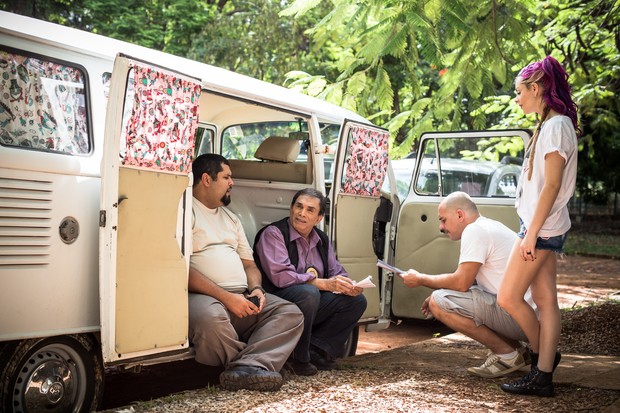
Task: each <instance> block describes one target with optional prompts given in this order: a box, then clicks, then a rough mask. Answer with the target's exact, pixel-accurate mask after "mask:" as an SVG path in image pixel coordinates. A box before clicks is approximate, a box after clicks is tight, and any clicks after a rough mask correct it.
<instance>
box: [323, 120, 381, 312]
mask: <svg viewBox="0 0 620 413" xmlns="http://www.w3.org/2000/svg"><path fill="white" fill-rule="evenodd" d="M388 138H389V132H388V131H387V130H385V129H381V128H378V127H376V126H371V125H366V124H362V123H358V122H353V121H350V120H346V121H345V122H344V125H343V127H342V130H341V132H340V138H339V140H338V152H337V154H336V169H335V172H334V181H333V187H332V191H331V193H332V194H333V198H334V199H333V200H332V203H331V206H330V208H331V217H332V223H331V225H330V232H331V234H329V235H330V239H331V240H332V242H333V243H334V248H335V249H336V251H337V255H338V261H340V263H341V264H342V265H343V266H344V268H345V269H346V270H347V272H348V273H349V275H350V276H351V278H352V279H354V280H356V281H360V280H362V279H364V278H366V277H367V276H369V275H372V280H373V282H374V284H375V285H376V286H377V287H376V288H369V289H366V290H364V295H365V296H366V299H367V301H368V307H367V308H366V312H364V314H363V315H362V318H361V320H360V321H361V322H363V321H364V320H376V319H377V318H378V317H379V316H380V314H381V311H380V292H381V285H380V283H379V277H378V269H377V255H376V254H375V251H374V248H373V222H374V220H375V216H376V214H377V211H378V210H379V209H380V208H381V205H382V203H381V187H382V185H383V181H384V179H385V176H386V173H387V168H388Z"/></svg>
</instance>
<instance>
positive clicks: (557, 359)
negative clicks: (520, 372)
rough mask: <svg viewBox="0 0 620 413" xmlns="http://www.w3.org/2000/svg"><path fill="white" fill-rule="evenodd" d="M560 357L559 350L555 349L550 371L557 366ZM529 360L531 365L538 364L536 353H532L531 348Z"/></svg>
mask: <svg viewBox="0 0 620 413" xmlns="http://www.w3.org/2000/svg"><path fill="white" fill-rule="evenodd" d="M561 359H562V354H561V353H560V352H559V351H556V352H555V357H554V358H553V370H552V372H554V371H555V368H556V367H557V366H558V364H560V360H561ZM530 360H531V362H532V366H538V353H534V352H533V351H532V350H530Z"/></svg>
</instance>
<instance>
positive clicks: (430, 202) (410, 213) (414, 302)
mask: <svg viewBox="0 0 620 413" xmlns="http://www.w3.org/2000/svg"><path fill="white" fill-rule="evenodd" d="M529 137H530V133H529V131H525V130H504V131H499V130H498V131H475V132H447V133H444V132H441V133H427V134H424V135H422V137H421V139H420V146H419V149H418V151H417V157H416V160H415V166H414V167H413V170H412V171H411V173H412V174H413V179H412V180H411V184H410V188H409V191H408V195H407V198H406V199H405V200H404V201H403V203H402V204H401V207H400V210H399V211H398V220H397V222H396V223H395V225H396V235H395V236H394V240H393V243H394V244H393V246H392V247H393V249H394V262H393V263H394V265H395V266H396V267H397V268H400V269H403V270H407V269H409V268H413V269H416V270H418V271H420V272H423V273H427V274H442V273H448V272H453V271H454V270H455V269H456V267H457V265H458V256H459V247H460V241H457V242H455V241H451V240H450V239H449V238H448V237H447V236H445V235H443V234H442V233H440V232H439V221H438V219H437V207H438V206H439V203H440V202H441V201H442V200H443V198H444V197H445V196H446V195H448V194H450V193H452V192H454V191H463V192H467V193H468V194H469V195H470V196H471V197H472V199H473V200H474V202H475V203H476V204H477V206H478V209H479V211H480V213H481V214H482V215H483V216H486V217H488V218H492V219H496V220H498V221H501V222H503V223H504V224H506V225H507V226H508V227H509V228H511V229H513V230H515V231H516V230H518V228H519V219H518V216H517V214H516V210H515V207H514V203H515V195H516V188H517V183H518V179H519V171H520V162H521V161H522V158H523V148H524V145H525V144H526V143H527V141H528V140H529ZM396 162H398V161H396ZM430 293H431V290H430V289H429V288H426V287H418V288H408V287H406V286H405V285H404V283H403V281H402V279H401V278H400V277H395V279H394V283H393V290H392V303H391V310H392V315H393V316H394V317H396V318H424V315H423V314H422V312H421V311H420V308H421V306H422V303H423V302H424V300H425V299H426V298H427V297H428V296H429V295H430Z"/></svg>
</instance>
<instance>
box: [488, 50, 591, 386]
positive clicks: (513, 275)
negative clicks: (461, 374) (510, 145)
mask: <svg viewBox="0 0 620 413" xmlns="http://www.w3.org/2000/svg"><path fill="white" fill-rule="evenodd" d="M567 79H568V75H567V74H566V71H565V70H564V68H563V67H562V66H561V65H560V63H558V61H557V60H555V59H554V58H553V57H551V56H547V57H545V58H544V59H543V60H541V61H537V62H534V63H530V64H529V65H528V66H526V67H525V68H524V69H522V70H521V71H520V72H519V75H518V76H517V78H516V81H515V89H516V94H517V96H516V98H515V101H516V102H517V104H518V105H519V106H520V107H521V109H522V110H523V112H525V113H526V114H529V113H537V114H538V116H539V122H538V125H537V127H536V130H535V132H534V136H533V137H532V139H531V140H530V142H529V144H528V146H527V149H526V153H525V160H524V162H523V169H522V170H521V178H520V179H519V186H518V188H517V199H516V208H517V214H518V215H519V218H520V220H521V228H520V231H519V234H518V235H519V238H517V242H516V243H515V246H514V247H513V250H512V254H511V256H510V259H509V260H508V265H507V267H506V274H505V277H504V281H503V283H502V285H501V287H500V290H499V293H498V296H497V302H498V304H499V305H500V306H501V307H502V308H503V309H504V310H506V311H507V312H508V313H509V314H510V315H511V316H512V318H513V319H514V320H516V322H517V323H518V324H519V326H520V327H521V329H522V330H523V332H524V333H525V335H526V336H527V338H528V340H529V342H530V347H531V350H530V355H531V360H532V364H531V371H530V373H529V374H527V375H526V376H525V377H523V378H522V379H520V380H518V381H515V382H513V383H505V384H502V386H501V387H502V390H504V391H506V392H508V393H514V394H528V395H536V396H546V397H549V396H553V395H554V389H553V382H552V378H553V371H554V370H555V368H556V367H557V365H558V363H559V362H560V357H561V356H560V353H559V352H558V351H557V345H558V342H559V340H560V331H561V320H560V308H559V306H558V297H557V287H556V277H557V270H556V253H560V254H561V253H562V252H563V246H564V241H565V240H566V234H567V232H568V230H569V228H570V226H571V223H570V217H569V215H568V207H567V204H568V201H569V199H570V198H571V196H572V195H573V192H574V190H575V181H576V176H577V137H578V135H580V134H581V130H580V129H579V127H578V126H577V105H576V104H575V103H574V102H573V100H572V98H571V93H570V86H569V84H568V81H567ZM530 286H531V288H532V296H533V298H534V302H535V303H536V307H537V308H536V310H534V309H532V307H530V306H529V305H528V304H527V302H526V301H525V300H524V299H523V296H524V294H525V291H526V290H527V288H528V287H530Z"/></svg>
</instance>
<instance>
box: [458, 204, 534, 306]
mask: <svg viewBox="0 0 620 413" xmlns="http://www.w3.org/2000/svg"><path fill="white" fill-rule="evenodd" d="M516 239H517V234H515V232H514V231H512V230H511V229H510V228H508V227H507V226H506V225H504V224H502V223H501V222H499V221H495V220H493V219H489V218H485V217H483V216H480V217H478V219H477V220H476V221H474V222H472V223H471V224H469V225H468V226H466V227H465V229H464V230H463V234H462V235H461V253H460V256H459V264H461V263H463V262H477V263H480V264H482V266H481V267H480V270H479V271H478V275H476V283H477V284H478V286H479V287H480V288H482V289H483V290H484V291H486V292H489V293H491V294H494V295H497V292H498V291H499V287H500V285H501V284H502V279H503V278H504V271H505V270H506V264H507V263H508V258H509V257H510V252H511V251H512V248H513V246H514V244H515V241H516ZM525 300H526V301H527V302H528V303H529V304H530V305H533V303H534V302H533V300H532V295H531V292H530V290H529V289H528V290H527V292H526V294H525Z"/></svg>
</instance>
